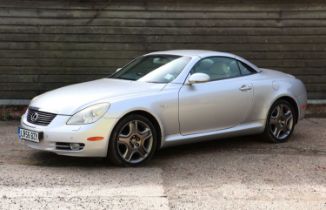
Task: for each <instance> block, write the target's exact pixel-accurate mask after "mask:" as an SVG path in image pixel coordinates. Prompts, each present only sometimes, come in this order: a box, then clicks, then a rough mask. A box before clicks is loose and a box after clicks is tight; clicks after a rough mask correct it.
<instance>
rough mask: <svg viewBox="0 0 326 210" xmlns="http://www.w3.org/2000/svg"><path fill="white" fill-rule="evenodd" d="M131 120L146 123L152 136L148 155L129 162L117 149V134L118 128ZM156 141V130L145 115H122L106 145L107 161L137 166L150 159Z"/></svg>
mask: <svg viewBox="0 0 326 210" xmlns="http://www.w3.org/2000/svg"><path fill="white" fill-rule="evenodd" d="M132 120H139V121H142V122H144V123H146V124H147V125H148V126H149V127H150V129H151V132H152V136H153V145H152V148H151V151H150V153H149V154H148V156H147V157H146V158H145V159H144V160H142V161H141V162H139V163H129V162H127V161H125V160H124V159H123V158H122V157H121V156H120V154H119V152H118V149H117V138H118V135H119V133H120V130H121V129H122V128H123V126H124V125H126V123H128V122H130V121H132ZM157 142H158V135H157V131H156V129H155V127H154V125H153V123H152V122H151V121H150V120H149V119H148V118H146V117H144V116H142V115H139V114H131V115H127V116H125V117H123V118H122V119H121V120H120V121H119V122H118V123H117V124H116V126H115V127H114V129H113V131H112V134H111V137H110V139H109V147H108V154H107V157H108V159H109V161H110V162H111V163H113V164H114V165H120V166H139V165H142V164H144V163H145V162H147V161H148V160H150V159H151V158H152V157H153V155H154V153H155V151H156V149H157Z"/></svg>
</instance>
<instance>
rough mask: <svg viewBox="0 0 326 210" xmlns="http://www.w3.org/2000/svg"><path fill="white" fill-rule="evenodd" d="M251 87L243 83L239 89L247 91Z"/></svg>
mask: <svg viewBox="0 0 326 210" xmlns="http://www.w3.org/2000/svg"><path fill="white" fill-rule="evenodd" d="M251 89H252V87H251V86H249V85H242V86H241V87H240V88H239V90H241V91H247V90H251Z"/></svg>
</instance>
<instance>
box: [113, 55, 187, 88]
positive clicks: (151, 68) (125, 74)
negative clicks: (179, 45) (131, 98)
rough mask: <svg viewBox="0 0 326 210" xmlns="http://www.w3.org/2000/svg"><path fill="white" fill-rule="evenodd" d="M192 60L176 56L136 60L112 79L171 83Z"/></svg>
mask: <svg viewBox="0 0 326 210" xmlns="http://www.w3.org/2000/svg"><path fill="white" fill-rule="evenodd" d="M190 59H191V58H189V57H181V56H175V55H149V56H142V57H139V58H136V59H135V60H133V61H132V62H130V63H129V64H127V65H126V66H124V67H123V68H122V69H121V70H119V71H117V72H116V73H114V74H113V75H111V76H110V77H111V78H116V79H125V80H134V81H143V82H152V83H169V82H172V81H173V80H174V79H175V78H177V76H178V75H179V74H180V73H181V71H182V70H183V68H184V67H185V66H186V65H187V63H188V62H189V61H190Z"/></svg>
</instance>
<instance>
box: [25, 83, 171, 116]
mask: <svg viewBox="0 0 326 210" xmlns="http://www.w3.org/2000/svg"><path fill="white" fill-rule="evenodd" d="M164 85H165V84H154V83H146V82H139V81H130V80H120V79H108V78H104V79H99V80H94V81H90V82H84V83H79V84H75V85H69V86H66V87H62V88H59V89H56V90H52V91H49V92H46V93H43V94H42V95H39V96H37V97H35V98H34V99H33V100H32V101H31V104H30V106H31V107H36V108H39V109H40V110H41V111H45V112H51V113H55V114H62V115H72V114H74V113H75V112H76V111H78V110H79V108H81V107H83V106H85V105H88V104H89V105H90V104H92V103H96V102H97V101H100V100H101V101H106V102H110V99H112V98H114V97H118V96H119V97H120V96H127V95H129V94H135V93H137V94H139V93H141V92H149V91H160V90H161V89H162V88H163V87H164Z"/></svg>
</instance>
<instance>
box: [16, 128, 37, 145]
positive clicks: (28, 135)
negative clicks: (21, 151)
mask: <svg viewBox="0 0 326 210" xmlns="http://www.w3.org/2000/svg"><path fill="white" fill-rule="evenodd" d="M18 137H19V139H21V140H27V141H32V142H36V143H39V142H40V133H39V132H37V131H31V130H27V129H24V128H18Z"/></svg>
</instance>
